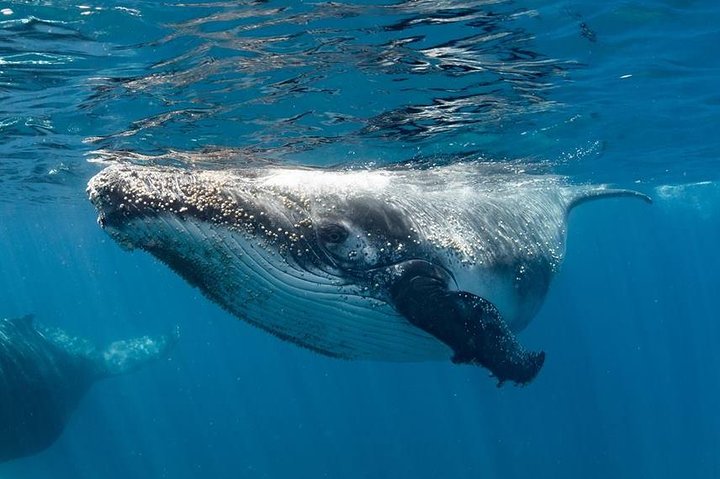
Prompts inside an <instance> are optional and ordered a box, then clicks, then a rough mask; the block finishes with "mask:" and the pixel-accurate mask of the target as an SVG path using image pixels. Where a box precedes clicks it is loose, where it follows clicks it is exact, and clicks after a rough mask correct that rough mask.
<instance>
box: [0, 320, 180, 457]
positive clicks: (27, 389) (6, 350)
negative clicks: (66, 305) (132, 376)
mask: <svg viewBox="0 0 720 479" xmlns="http://www.w3.org/2000/svg"><path fill="white" fill-rule="evenodd" d="M176 338H177V336H176V335H169V336H166V337H161V338H157V339H152V338H149V337H142V338H136V339H131V340H128V341H117V342H114V343H112V344H110V345H109V346H108V347H107V348H106V349H104V350H99V349H96V348H95V347H94V346H92V345H91V344H89V343H88V342H87V341H84V340H82V339H78V338H74V337H71V336H69V335H67V334H66V333H65V332H63V331H61V330H57V329H49V328H37V327H36V326H35V325H34V324H33V320H32V317H31V316H25V317H22V318H17V319H0V461H8V460H11V459H17V458H19V457H23V456H28V455H32V454H36V453H38V452H40V451H42V450H44V449H46V448H47V447H49V446H50V445H52V444H53V442H55V440H56V439H57V438H58V437H59V436H60V434H61V433H62V431H63V429H64V427H65V424H66V423H67V421H68V418H69V417H70V415H71V414H72V412H73V411H74V410H75V409H76V407H77V405H78V403H79V402H80V400H81V399H82V397H83V396H84V395H85V393H86V392H87V391H88V389H89V388H90V387H91V386H92V384H93V383H94V382H95V381H97V380H99V379H102V378H105V377H110V376H114V375H118V374H123V373H126V372H129V371H132V370H135V369H137V368H139V367H141V366H143V365H144V364H146V363H148V362H150V361H152V360H154V359H157V358H160V357H163V356H165V355H166V354H167V353H168V351H169V349H170V348H171V347H172V346H173V344H174V343H175V340H176Z"/></svg>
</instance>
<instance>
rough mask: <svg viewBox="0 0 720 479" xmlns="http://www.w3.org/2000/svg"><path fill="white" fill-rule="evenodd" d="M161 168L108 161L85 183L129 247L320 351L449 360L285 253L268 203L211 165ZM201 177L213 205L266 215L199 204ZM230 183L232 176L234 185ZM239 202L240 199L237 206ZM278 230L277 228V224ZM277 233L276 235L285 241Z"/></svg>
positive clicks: (389, 314) (352, 287) (425, 338)
mask: <svg viewBox="0 0 720 479" xmlns="http://www.w3.org/2000/svg"><path fill="white" fill-rule="evenodd" d="M183 176H186V175H184V174H183V173H182V172H180V171H178V170H173V169H165V168H141V167H126V166H119V167H111V168H109V169H106V170H104V171H103V172H101V173H99V174H98V175H97V176H95V177H94V178H93V179H92V180H91V181H90V183H89V185H88V192H89V196H90V199H91V201H92V202H93V204H94V205H95V206H96V208H97V209H98V212H99V216H98V222H99V223H100V225H101V226H103V228H104V229H105V230H106V231H107V233H109V234H110V236H111V237H112V238H113V239H114V240H116V241H117V242H118V243H119V244H121V245H122V246H123V247H125V248H127V249H140V250H143V251H146V252H148V253H150V254H152V255H153V256H154V257H156V258H157V259H158V260H160V261H162V262H163V263H165V264H167V265H168V266H169V267H170V268H172V269H173V270H174V271H175V272H177V273H178V274H179V275H180V276H182V277H183V278H184V279H185V280H187V281H188V282H189V283H190V284H191V285H193V286H195V287H197V288H198V289H200V291H202V293H203V294H204V295H205V296H206V297H208V298H209V299H211V300H212V301H214V302H215V303H217V304H218V305H220V306H221V307H223V308H224V309H225V310H227V311H228V312H230V313H232V314H234V315H235V316H237V317H238V318H240V319H243V320H245V321H247V322H248V323H251V324H253V325H255V326H257V327H260V328H262V329H264V330H266V331H268V332H270V333H272V334H274V335H276V336H278V337H280V338H281V339H284V340H287V341H290V342H293V343H295V344H298V345H300V346H303V347H305V348H308V349H310V350H313V351H316V352H319V353H321V354H324V355H327V356H332V357H337V358H344V359H365V360H382V361H398V362H405V361H413V362H414V361H426V360H447V359H449V358H450V357H451V356H452V351H451V350H450V348H449V347H447V346H446V345H445V344H443V343H442V342H440V341H438V340H437V339H436V338H435V337H433V336H431V335H429V334H427V333H426V332H424V331H422V330H420V329H418V328H416V327H414V326H413V325H412V324H410V323H409V322H408V321H407V319H405V318H404V317H403V316H401V315H400V314H398V313H397V312H396V310H395V309H394V308H393V307H392V306H391V305H390V304H389V303H388V302H386V301H383V300H382V299H378V298H375V297H372V296H370V295H368V294H367V293H366V291H364V288H363V287H361V286H359V285H356V284H352V283H349V282H348V281H347V280H346V279H343V278H340V277H338V276H335V275H333V274H330V273H328V272H326V271H323V270H321V269H318V268H313V267H309V266H308V263H305V262H303V261H302V259H303V258H302V256H300V257H298V254H297V251H295V252H294V254H291V251H290V248H289V247H288V242H286V241H284V240H285V239H286V238H285V237H282V238H279V237H278V235H275V234H269V233H268V231H269V230H270V229H271V228H270V226H269V222H271V221H272V220H275V221H277V218H269V216H270V215H269V214H268V212H267V211H265V212H264V214H261V213H263V212H261V211H259V210H257V209H255V210H254V211H252V212H250V208H251V207H252V206H253V205H250V204H249V200H244V199H242V198H243V197H244V193H243V192H238V191H237V190H236V189H233V188H232V187H229V186H228V184H229V182H228V179H227V178H224V177H223V176H222V175H218V174H216V173H214V172H213V173H210V174H208V175H207V176H204V177H202V178H200V177H198V176H186V178H187V180H188V182H187V183H186V184H185V185H184V184H183V182H182V178H183ZM199 183H200V184H202V187H203V188H204V190H205V192H206V193H207V192H210V191H212V192H213V194H214V195H217V196H216V198H218V200H217V203H223V204H225V205H227V204H228V203H229V201H230V199H233V200H234V201H238V202H240V201H241V202H242V208H243V209H244V210H245V213H248V217H250V216H258V217H263V216H264V217H265V220H264V221H265V223H263V224H260V223H252V224H249V223H241V222H238V221H237V219H236V218H231V217H229V216H227V215H225V216H223V214H222V212H221V209H220V208H218V207H216V205H215V206H214V205H213V203H214V202H215V200H213V199H212V198H211V197H209V196H208V195H207V194H206V195H205V197H204V200H203V201H204V202H205V204H204V206H205V209H204V211H200V210H199V208H198V205H197V204H196V203H193V201H194V200H193V199H188V195H187V193H186V191H187V188H186V186H187V185H197V184H199ZM234 184H236V183H234ZM233 208H234V209H235V210H237V208H239V206H237V204H236V205H234V207H233ZM274 229H275V230H277V227H274ZM281 240H282V241H281ZM308 254H310V253H308Z"/></svg>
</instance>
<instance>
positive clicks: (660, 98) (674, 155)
mask: <svg viewBox="0 0 720 479" xmlns="http://www.w3.org/2000/svg"><path fill="white" fill-rule="evenodd" d="M718 24H720V4H718V3H717V2H714V1H711V0H697V1H691V0H672V1H669V0H668V1H653V2H630V1H625V2H606V3H604V4H603V5H600V4H598V2H589V1H587V0H585V1H579V2H559V1H553V2H535V1H528V2H514V3H511V2H502V1H501V2H474V1H467V2H447V3H444V2H430V1H427V2H426V1H409V2H405V3H398V4H383V3H381V2H367V3H362V4H360V3H355V4H343V3H315V2H267V3H266V2H227V3H222V2H207V3H197V4H181V3H172V2H169V3H160V2H150V1H139V0H138V1H132V2H123V3H122V4H113V3H93V4H90V3H88V4H86V5H81V6H78V5H76V4H74V3H72V2H64V1H60V2H37V1H33V2H29V1H28V2H20V1H11V2H5V3H3V4H0V265H2V268H0V315H2V316H5V317H12V316H21V315H24V314H28V313H34V314H35V315H36V317H37V320H38V321H39V322H42V323H44V324H47V325H51V326H60V327H62V328H64V329H66V330H68V331H71V332H73V333H76V334H78V335H81V336H84V337H88V338H91V339H92V340H94V341H96V342H98V343H104V342H109V341H111V340H114V339H118V338H121V337H130V336H133V335H143V334H149V333H152V334H158V333H162V332H165V331H168V330H170V329H171V328H173V327H174V325H180V326H181V329H182V338H181V342H180V344H179V346H178V348H177V350H176V352H175V354H173V356H172V357H171V358H170V359H168V360H165V361H163V362H160V363H156V364H154V365H152V366H150V367H148V368H146V369H144V370H142V371H139V372H137V373H134V374H132V375H127V376H123V377H119V378H114V379H110V380H107V381H105V382H102V383H98V384H97V385H96V386H95V387H94V389H93V390H92V391H91V392H90V394H88V396H87V397H86V398H85V399H84V401H83V402H82V404H81V405H80V407H79V408H78V410H77V411H76V413H75V414H74V416H73V417H72V419H71V420H70V422H69V424H68V426H67V429H66V430H65V433H64V434H63V436H62V437H61V438H60V440H58V442H57V443H56V444H54V445H53V447H52V448H50V449H48V450H47V451H45V452H43V453H41V454H39V455H37V456H33V457H28V458H24V459H21V460H17V461H14V462H9V463H5V464H0V477H2V478H3V479H5V478H13V479H15V478H45V477H52V478H54V479H55V478H57V479H62V478H74V479H77V478H96V477H103V478H110V479H112V478H127V477H152V478H155V477H157V478H160V477H167V478H177V479H182V478H195V477H217V478H236V477H248V478H275V477H294V478H317V477H330V478H334V477H347V478H350V479H354V478H375V477H400V478H404V477H412V478H434V477H502V478H526V477H553V478H576V477H588V478H607V477H692V478H711V477H718V476H720V454H718V451H720V415H718V414H717V405H718V404H720V374H719V373H718V371H719V370H720V353H718V343H719V342H720V322H719V321H718V319H720V314H718V312H717V307H718V306H717V293H718V289H719V288H718V286H720V253H719V250H718V245H720V183H719V181H720V167H719V166H718V159H719V156H720V155H719V152H720V135H718V134H717V131H718V127H719V126H720V88H718V86H720V82H719V79H720V57H718V56H717V55H716V54H715V53H716V50H717V45H720V29H718V27H717V25H718ZM254 157H261V158H270V159H273V160H274V161H278V162H285V163H289V164H290V163H291V164H312V165H335V164H351V165H356V166H357V165H372V164H385V163H393V162H401V161H413V162H428V161H430V162H437V163H442V162H450V161H457V160H461V159H482V160H485V161H495V162H509V163H513V164H518V165H523V167H526V168H528V169H533V170H537V171H538V172H540V173H542V172H543V171H551V172H556V173H562V174H566V175H568V176H570V178H571V179H572V180H573V181H575V182H608V183H612V184H615V185H619V186H623V187H632V188H635V189H638V190H641V191H643V192H645V193H647V194H649V195H651V196H653V198H654V200H655V202H654V204H653V205H651V206H648V205H645V204H642V203H641V202H632V201H621V200H609V201H606V202H599V203H593V204H589V205H583V206H582V208H578V209H576V210H575V211H573V213H572V215H571V218H570V228H569V237H568V249H567V257H566V261H565V263H564V265H563V268H562V270H561V271H560V273H559V274H558V275H557V277H556V279H555V282H554V283H553V285H552V288H551V291H550V294H549V295H548V298H547V301H546V303H545V305H544V306H543V308H542V310H541V311H540V313H539V314H538V316H537V317H536V318H535V319H534V321H533V323H532V324H531V325H530V327H529V328H528V329H527V330H526V331H525V332H523V333H522V335H521V339H522V341H523V343H524V344H527V345H528V346H530V347H532V348H534V349H540V348H542V349H544V350H545V351H547V354H548V360H547V362H546V364H545V367H544V368H543V370H542V372H541V374H540V376H539V377H538V378H537V379H536V380H535V381H534V382H533V383H532V384H530V385H529V386H527V387H524V388H517V387H503V388H501V389H498V388H496V387H495V384H494V381H492V380H490V379H488V378H487V374H486V373H485V372H484V371H483V370H480V369H478V368H471V367H458V366H453V365H452V364H444V363H423V364H386V363H372V362H365V363H363V362H344V361H338V360H333V359H328V358H324V357H321V356H318V355H315V354H313V353H311V352H308V351H305V350H302V349H299V348H297V347H294V346H292V345H289V344H287V343H284V342H281V341H279V340H277V339H275V338H273V337H271V336H269V335H267V334H264V333H262V332H260V331H258V330H256V329H253V328H252V327H250V326H248V325H246V324H244V323H241V322H240V321H238V320H236V319H235V318H233V317H231V316H230V315H228V314H226V313H225V312H223V311H222V310H220V309H219V308H218V307H217V306H215V305H213V304H212V303H210V302H209V301H207V300H206V299H204V298H203V297H202V296H201V295H200V293H199V292H198V291H197V290H195V289H193V288H191V287H190V286H188V285H187V284H186V283H185V282H183V281H182V280H181V279H179V278H178V277H177V276H176V275H175V274H173V273H172V272H171V271H169V270H168V269H167V268H166V267H165V266H163V265H161V264H160V263H158V262H157V261H155V260H154V259H152V258H151V257H150V256H149V255H147V254H143V253H139V252H138V253H129V252H127V251H123V250H122V249H121V248H119V247H118V246H117V245H116V244H115V243H114V242H113V241H112V240H111V239H110V238H109V237H107V236H106V235H105V233H104V232H103V231H102V230H101V229H100V228H98V227H97V225H96V224H95V212H94V211H93V208H92V207H91V205H89V203H88V202H87V201H86V199H85V193H84V187H85V183H86V182H87V180H88V179H89V178H90V177H91V176H92V175H93V174H94V173H95V172H97V171H99V170H100V168H101V167H102V166H103V164H104V163H106V162H109V161H117V160H118V159H121V160H123V161H133V162H135V163H143V162H147V163H153V164H156V163H160V164H174V165H178V166H186V167H211V168H226V167H230V166H232V165H234V164H239V163H242V162H244V161H248V159H251V158H254Z"/></svg>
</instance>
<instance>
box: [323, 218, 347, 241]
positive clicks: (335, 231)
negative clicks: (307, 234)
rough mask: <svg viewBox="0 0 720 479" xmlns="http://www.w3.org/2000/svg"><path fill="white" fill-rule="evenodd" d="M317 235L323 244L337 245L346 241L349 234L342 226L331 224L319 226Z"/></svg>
mask: <svg viewBox="0 0 720 479" xmlns="http://www.w3.org/2000/svg"><path fill="white" fill-rule="evenodd" d="M318 235H319V237H320V239H321V240H322V241H324V242H325V243H330V244H339V243H342V242H343V241H345V240H346V239H347V237H348V235H349V233H348V230H347V229H346V228H345V227H344V226H342V225H339V224H337V223H332V224H329V225H323V226H321V227H320V230H319V231H318Z"/></svg>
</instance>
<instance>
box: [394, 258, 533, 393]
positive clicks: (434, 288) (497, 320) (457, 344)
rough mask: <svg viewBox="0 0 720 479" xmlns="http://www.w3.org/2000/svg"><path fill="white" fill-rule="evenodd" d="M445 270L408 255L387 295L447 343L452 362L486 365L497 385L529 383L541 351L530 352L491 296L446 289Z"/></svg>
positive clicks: (403, 311)
mask: <svg viewBox="0 0 720 479" xmlns="http://www.w3.org/2000/svg"><path fill="white" fill-rule="evenodd" d="M448 284H449V276H448V275H447V273H446V272H445V271H444V270H443V269H442V268H439V267H437V266H435V265H433V264H432V263H429V262H426V261H420V260H416V261H412V262H408V263H406V264H405V265H403V271H402V272H401V273H400V275H399V277H398V278H397V279H396V280H395V281H393V284H392V287H391V295H392V299H393V302H394V304H395V307H396V308H397V310H398V312H399V313H400V314H402V315H403V316H405V317H406V318H407V319H408V321H410V322H411V323H412V324H413V325H415V326H417V327H418V328H420V329H422V330H424V331H426V332H428V333H430V334H432V335H433V336H435V337H436V338H438V339H439V340H440V341H442V342H443V343H445V344H447V345H448V346H450V347H451V348H452V349H453V351H454V352H455V355H454V357H453V362H455V363H463V364H476V365H480V366H482V367H484V368H486V369H488V370H489V371H490V372H491V373H492V374H493V375H494V376H495V377H496V378H497V379H498V381H499V382H498V386H500V385H502V383H503V382H505V381H507V380H510V381H514V382H515V383H517V384H527V383H529V382H530V381H532V380H533V379H534V378H535V376H536V375H537V374H538V372H539V371H540V368H541V367H542V365H543V362H544V361H545V353H544V352H539V353H535V352H528V351H527V350H525V348H523V347H522V346H521V345H520V343H519V342H518V341H517V339H516V338H515V335H514V334H513V333H512V331H510V328H508V326H507V324H505V322H504V321H503V320H502V317H501V316H500V313H499V312H498V310H497V308H495V306H493V305H492V303H490V302H489V301H487V300H485V299H483V298H481V297H479V296H476V295H474V294H471V293H467V292H463V291H451V290H449V289H448Z"/></svg>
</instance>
